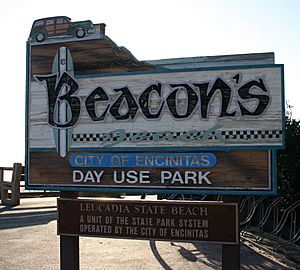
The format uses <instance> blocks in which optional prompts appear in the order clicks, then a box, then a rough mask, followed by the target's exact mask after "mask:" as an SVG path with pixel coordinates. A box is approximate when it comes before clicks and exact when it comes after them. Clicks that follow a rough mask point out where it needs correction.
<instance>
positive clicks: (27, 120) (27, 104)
mask: <svg viewBox="0 0 300 270" xmlns="http://www.w3.org/2000/svg"><path fill="white" fill-rule="evenodd" d="M29 55H30V43H29V42H28V41H27V42H26V88H25V171H24V173H25V187H26V185H27V184H28V174H29V142H28V138H29V137H28V135H29V79H30V78H29V76H30V74H29V65H30V63H29V58H30V57H29Z"/></svg>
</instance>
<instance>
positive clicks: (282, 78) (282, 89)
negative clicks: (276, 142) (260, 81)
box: [280, 65, 286, 149]
mask: <svg viewBox="0 0 300 270" xmlns="http://www.w3.org/2000/svg"><path fill="white" fill-rule="evenodd" d="M281 91H282V104H281V106H282V147H281V148H280V149H284V148H285V126H286V125H285V87H284V65H282V67H281Z"/></svg>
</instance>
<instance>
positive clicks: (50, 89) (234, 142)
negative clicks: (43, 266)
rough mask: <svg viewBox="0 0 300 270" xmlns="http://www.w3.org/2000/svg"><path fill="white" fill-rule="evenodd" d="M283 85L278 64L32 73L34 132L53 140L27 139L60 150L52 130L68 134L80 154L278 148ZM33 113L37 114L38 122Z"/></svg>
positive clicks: (280, 144)
mask: <svg viewBox="0 0 300 270" xmlns="http://www.w3.org/2000/svg"><path fill="white" fill-rule="evenodd" d="M282 79H283V78H282V66H281V65H271V66H258V67H241V68H236V69H234V68H232V67H229V68H225V69H219V70H217V69H208V70H180V71H160V72H159V71H153V72H147V73H143V72H141V73H134V74H117V75H114V74H109V75H107V76H103V75H101V76H100V75H91V76H77V77H76V76H74V75H72V74H71V73H70V72H68V71H64V72H61V73H60V74H58V73H53V74H49V75H43V76H39V75H38V74H34V79H33V80H32V81H31V91H33V92H35V93H39V96H38V97H39V98H40V97H41V96H43V97H44V101H43V104H37V102H38V100H35V98H34V96H32V98H31V110H32V112H33V113H32V123H34V125H32V129H33V130H37V132H41V131H42V134H53V136H54V138H53V137H52V138H50V137H49V136H48V137H46V138H45V140H47V142H46V141H45V140H43V138H38V140H36V141H34V140H32V146H34V145H35V144H36V146H41V147H42V146H43V145H42V144H43V142H44V143H45V144H46V145H49V141H52V142H56V146H57V141H58V139H57V137H58V135H57V134H55V132H54V133H52V132H51V131H50V129H52V130H54V131H55V130H56V131H58V132H60V133H61V132H63V131H65V132H66V133H71V134H67V135H65V137H68V138H69V139H70V138H71V139H70V140H69V143H68V145H69V146H74V147H79V148H80V147H130V148H132V147H194V148H195V147H203V146H214V147H215V146H225V147H234V146H268V147H280V146H282V108H283V106H282V103H283V102H282V100H283V98H282V96H283V94H282V93H283V89H282ZM45 101H47V102H45ZM36 105H38V106H36ZM36 109H38V110H41V109H42V111H43V114H42V116H43V118H41V114H39V113H37V112H36V113H34V112H35V110H36ZM62 115H64V117H62ZM34 118H39V121H37V119H34ZM38 122H39V123H40V124H37V123H38ZM60 144H61V142H60ZM68 151H69V150H66V151H63V153H65V154H63V155H62V154H61V156H65V155H66V154H67V152H68ZM58 152H59V151H58Z"/></svg>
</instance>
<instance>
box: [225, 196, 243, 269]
mask: <svg viewBox="0 0 300 270" xmlns="http://www.w3.org/2000/svg"><path fill="white" fill-rule="evenodd" d="M223 201H224V202H225V203H227V202H231V203H236V204H237V205H238V209H240V198H239V197H238V196H228V195H227V196H223ZM237 220H238V221H239V223H240V211H237ZM237 235H238V243H237V244H236V245H232V244H222V269H223V270H239V269H240V268H241V249H240V226H238V227H237Z"/></svg>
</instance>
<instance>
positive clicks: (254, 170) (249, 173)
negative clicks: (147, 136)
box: [29, 150, 272, 192]
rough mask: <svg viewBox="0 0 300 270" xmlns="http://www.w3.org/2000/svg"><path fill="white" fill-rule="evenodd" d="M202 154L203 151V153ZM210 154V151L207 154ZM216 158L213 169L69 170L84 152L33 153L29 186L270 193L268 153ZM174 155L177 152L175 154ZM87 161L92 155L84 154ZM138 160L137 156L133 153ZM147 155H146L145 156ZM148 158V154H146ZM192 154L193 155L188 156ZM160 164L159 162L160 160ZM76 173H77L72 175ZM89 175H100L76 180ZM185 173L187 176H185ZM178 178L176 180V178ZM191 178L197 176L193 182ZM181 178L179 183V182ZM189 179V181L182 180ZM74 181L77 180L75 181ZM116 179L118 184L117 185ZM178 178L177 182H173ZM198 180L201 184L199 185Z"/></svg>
mask: <svg viewBox="0 0 300 270" xmlns="http://www.w3.org/2000/svg"><path fill="white" fill-rule="evenodd" d="M203 152H204V153H205V151H203ZM208 153H209V152H208ZM212 153H214V155H216V159H217V163H216V165H215V166H214V167H213V168H202V169H201V168H191V167H189V166H188V165H187V166H186V167H185V168H182V167H180V164H178V167H177V168H168V166H166V165H164V164H162V165H161V166H158V167H157V168H149V167H151V166H148V168H147V166H146V165H147V163H146V164H145V165H143V166H142V167H138V166H135V167H130V168H126V167H122V166H121V168H117V167H114V168H113V167H104V165H102V164H99V166H96V167H84V166H77V167H72V165H71V163H70V161H69V158H70V155H71V154H74V155H76V154H80V155H84V154H85V153H84V152H83V153H82V152H80V153H78V152H77V153H76V152H75V153H72V152H71V153H70V154H69V156H68V159H63V158H60V157H58V156H57V155H56V154H55V153H47V152H33V153H31V159H30V179H29V181H30V184H32V185H49V184H51V185H57V186H61V185H70V186H71V185H76V186H77V187H79V186H80V187H82V188H89V187H98V188H101V187H102V188H103V187H111V188H126V187H127V188H137V187H139V188H145V189H147V188H149V187H151V188H156V189H166V188H167V189H170V188H177V189H178V188H179V189H180V188H181V189H190V190H202V191H203V190H216V192H217V190H224V189H228V190H230V189H238V190H249V191H251V190H252V191H258V190H265V191H267V190H271V189H272V184H271V179H272V176H271V169H270V167H269V166H270V164H271V160H270V156H269V153H268V151H265V150H255V151H254V150H248V151H245V150H243V151H242V150H235V151H213V152H212ZM175 154H176V152H175ZM187 154H188V153H185V154H180V155H179V158H182V157H184V155H187ZM86 155H88V156H89V157H90V158H91V157H92V155H93V154H92V153H89V152H86ZM136 155H137V157H138V154H136ZM146 155H147V153H146ZM148 155H149V157H150V158H151V153H148ZM190 155H193V153H190ZM115 156H116V157H120V154H119V155H118V154H115ZM121 156H122V157H123V158H124V159H127V157H126V153H122V154H121ZM159 162H160V163H161V162H162V160H161V159H160V160H159ZM74 171H76V173H74ZM129 171H135V172H136V173H137V175H139V174H141V172H144V174H145V175H147V176H148V177H149V178H147V179H148V182H147V181H144V182H143V181H136V182H135V183H133V182H134V181H131V182H130V181H129V182H130V183H129V182H128V181H124V182H121V181H120V179H122V175H121V173H122V172H124V173H128V172H129ZM162 171H165V172H166V173H165V175H167V176H169V175H172V177H171V178H168V177H167V176H165V179H166V180H164V181H162V176H161V175H162ZM91 172H97V174H99V173H101V172H102V175H101V181H100V182H97V181H96V179H97V177H96V176H95V173H94V181H92V180H91V179H90V180H86V181H83V179H82V181H78V180H79V179H81V176H82V175H84V177H86V176H87V175H90V174H91ZM186 172H188V173H186ZM199 174H200V175H205V174H207V179H208V180H209V182H208V181H207V180H206V177H204V178H201V177H200V178H199ZM175 175H177V177H175ZM192 175H197V177H195V179H194V180H191V179H192ZM180 177H182V180H178V179H180ZM187 177H188V178H189V179H190V180H189V181H185V180H184V179H186V178H187ZM75 179H77V181H75ZM116 179H117V180H118V182H116ZM175 179H177V180H175ZM199 179H202V180H201V183H200V182H199V181H200V180H199Z"/></svg>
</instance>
